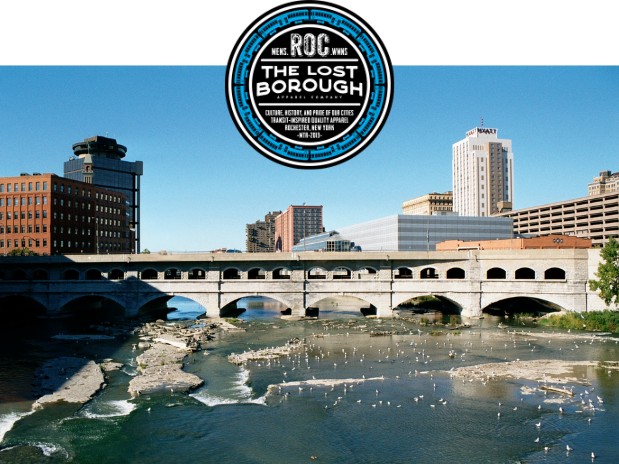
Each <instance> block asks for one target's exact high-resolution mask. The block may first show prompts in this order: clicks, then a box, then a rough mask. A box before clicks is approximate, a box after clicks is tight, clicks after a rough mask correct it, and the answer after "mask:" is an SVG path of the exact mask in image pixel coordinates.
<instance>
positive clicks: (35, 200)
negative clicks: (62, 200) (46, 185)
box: [0, 196, 56, 207]
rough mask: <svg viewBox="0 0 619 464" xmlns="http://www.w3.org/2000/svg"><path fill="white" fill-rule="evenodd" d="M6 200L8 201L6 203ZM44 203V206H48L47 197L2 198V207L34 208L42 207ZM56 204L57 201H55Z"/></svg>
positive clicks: (0, 202) (0, 205)
mask: <svg viewBox="0 0 619 464" xmlns="http://www.w3.org/2000/svg"><path fill="white" fill-rule="evenodd" d="M5 200H6V201H5ZM41 202H43V204H44V205H46V204H47V197H46V196H42V197H39V196H35V197H0V207H2V206H4V205H5V204H6V206H19V205H20V204H21V206H26V205H27V206H32V205H40V204H41ZM54 204H56V203H55V201H54Z"/></svg>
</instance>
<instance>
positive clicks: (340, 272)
mask: <svg viewBox="0 0 619 464" xmlns="http://www.w3.org/2000/svg"><path fill="white" fill-rule="evenodd" d="M333 279H334V280H338V279H339V280H344V279H352V271H351V270H350V269H348V268H347V267H345V266H338V267H336V268H335V269H333Z"/></svg>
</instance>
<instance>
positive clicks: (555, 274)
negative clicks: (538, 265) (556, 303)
mask: <svg viewBox="0 0 619 464" xmlns="http://www.w3.org/2000/svg"><path fill="white" fill-rule="evenodd" d="M544 279H545V280H565V270H563V269H561V268H559V267H551V268H548V269H546V270H545V271H544Z"/></svg>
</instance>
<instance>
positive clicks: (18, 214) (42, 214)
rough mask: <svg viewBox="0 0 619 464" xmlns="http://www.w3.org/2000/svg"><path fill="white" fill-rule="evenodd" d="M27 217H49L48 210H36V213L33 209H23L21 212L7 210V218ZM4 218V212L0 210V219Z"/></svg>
mask: <svg viewBox="0 0 619 464" xmlns="http://www.w3.org/2000/svg"><path fill="white" fill-rule="evenodd" d="M26 217H27V218H28V219H32V218H33V217H34V219H40V218H41V217H43V219H45V218H47V210H45V209H44V210H43V211H39V210H37V211H35V212H34V214H33V212H32V211H28V212H26V211H21V212H17V211H15V212H12V211H7V212H6V218H7V219H15V220H17V219H20V218H21V219H26ZM2 220H4V213H3V212H0V221H2Z"/></svg>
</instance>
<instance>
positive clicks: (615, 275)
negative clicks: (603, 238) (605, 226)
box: [589, 237, 619, 305]
mask: <svg viewBox="0 0 619 464" xmlns="http://www.w3.org/2000/svg"><path fill="white" fill-rule="evenodd" d="M600 257H601V258H602V261H601V262H600V264H599V265H598V270H597V272H596V273H595V275H596V277H597V280H595V279H591V280H590V281H589V287H590V288H591V290H597V291H598V292H599V294H600V298H602V300H604V303H606V304H607V305H610V304H611V303H612V304H617V303H619V242H617V240H615V239H614V238H612V237H611V238H610V239H608V242H606V245H604V248H602V250H601V251H600Z"/></svg>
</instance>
